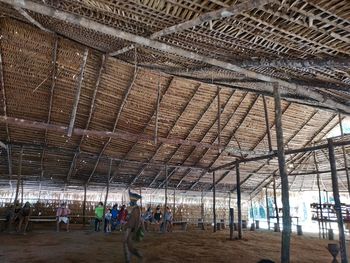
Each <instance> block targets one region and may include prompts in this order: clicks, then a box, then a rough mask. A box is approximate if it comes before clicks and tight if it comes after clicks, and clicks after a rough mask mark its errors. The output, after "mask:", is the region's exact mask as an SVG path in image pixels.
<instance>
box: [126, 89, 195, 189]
mask: <svg viewBox="0 0 350 263" xmlns="http://www.w3.org/2000/svg"><path fill="white" fill-rule="evenodd" d="M200 86H201V84H197V86H196V88H195V91H194V92H193V94H192V96H191V97H190V99H189V100H188V101H187V103H186V104H185V106H184V107H183V108H182V110H181V113H180V115H179V116H178V117H177V119H176V120H175V122H174V124H173V125H172V127H171V128H170V129H169V132H168V135H167V137H166V138H169V137H170V135H171V132H172V130H173V129H174V128H175V127H176V126H177V124H178V122H179V120H180V119H181V116H182V115H183V113H184V112H185V111H186V109H187V108H188V106H189V105H190V104H191V102H192V100H193V98H194V97H195V95H196V94H197V91H198V89H199V88H200ZM163 145H164V143H160V144H159V146H158V147H157V149H156V151H155V152H154V154H153V155H152V157H151V159H150V161H153V159H154V158H155V157H156V156H157V154H158V152H159V151H160V149H161V148H162V146H163ZM146 168H147V165H144V166H142V168H141V169H140V170H139V171H138V173H137V174H136V176H135V177H134V178H133V180H132V181H131V184H130V185H133V184H134V183H135V182H136V181H137V179H138V178H139V177H140V176H141V175H142V173H143V172H144V171H145V169H146Z"/></svg>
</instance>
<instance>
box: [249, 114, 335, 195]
mask: <svg viewBox="0 0 350 263" xmlns="http://www.w3.org/2000/svg"><path fill="white" fill-rule="evenodd" d="M336 117H337V114H333V115H332V117H331V118H330V119H329V120H328V121H326V123H324V124H323V125H322V126H321V127H320V128H319V129H318V130H317V131H316V132H315V133H314V135H313V136H312V137H311V138H310V139H309V140H308V141H307V142H306V143H304V145H303V147H305V146H307V145H309V144H310V143H311V142H312V141H313V140H314V139H315V138H316V137H317V136H318V135H319V134H320V133H321V132H322V131H323V130H324V129H325V128H326V127H327V126H328V125H329V124H330V123H331V122H332V121H333V120H334V118H336ZM336 125H338V123H336V124H335V125H332V126H331V127H330V128H329V129H327V133H328V132H329V131H331V130H332V129H333V128H334V127H335V126H336ZM295 156H297V155H295ZM291 158H294V157H291ZM289 160H290V159H288V160H287V162H288V161H289ZM264 165H265V164H264ZM269 178H270V176H268V177H266V178H265V179H264V180H263V181H262V182H261V183H260V184H259V185H258V186H256V187H255V188H254V189H253V191H252V192H251V194H252V193H254V192H256V191H257V190H258V189H262V188H264V187H266V185H269V184H270V183H271V180H270V181H268V182H267V183H265V184H264V182H266V181H267V180H268V179H269Z"/></svg>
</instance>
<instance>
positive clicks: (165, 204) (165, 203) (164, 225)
mask: <svg viewBox="0 0 350 263" xmlns="http://www.w3.org/2000/svg"><path fill="white" fill-rule="evenodd" d="M164 194H165V197H164V199H165V200H164V201H165V202H164V213H163V233H165V232H166V222H165V220H164V219H165V218H164V216H165V213H166V207H167V205H168V167H167V166H166V165H165V193H164Z"/></svg>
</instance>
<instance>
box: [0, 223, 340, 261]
mask: <svg viewBox="0 0 350 263" xmlns="http://www.w3.org/2000/svg"><path fill="white" fill-rule="evenodd" d="M228 236H229V232H228V230H222V231H219V232H216V233H212V232H211V231H210V230H206V231H200V230H191V231H187V232H180V231H178V232H173V233H166V234H162V233H156V232H149V233H146V236H145V239H144V241H142V242H140V243H138V245H137V247H138V248H139V249H140V251H142V253H143V255H144V262H205V263H206V262H208V263H209V262H210V263H211V262H215V263H216V262H239V263H246V262H257V261H259V260H260V259H263V258H269V259H271V260H274V261H275V262H280V260H279V257H280V240H281V236H280V234H279V233H272V232H266V231H256V232H250V231H246V232H244V239H243V240H234V241H230V240H228ZM121 240H122V234H121V233H120V232H113V233H112V234H110V235H105V234H104V233H101V232H98V233H95V232H93V231H91V230H78V229H77V230H74V229H73V230H72V231H71V232H69V233H67V232H60V233H56V232H53V231H49V230H41V231H39V230H35V231H33V232H29V233H28V234H27V235H20V234H8V233H0V262H6V263H7V262H35V263H39V262H45V263H47V262H58V263H63V262H124V261H123V249H122V243H121ZM329 242H330V241H328V240H318V239H317V238H311V237H305V236H296V235H293V236H292V241H291V262H303V263H304V262H317V263H322V262H325V263H329V262H331V256H330V254H329V252H328V251H327V249H326V246H327V244H328V243H329ZM134 260H135V259H134ZM338 260H339V261H340V259H339V256H338ZM133 262H136V260H135V261H133Z"/></svg>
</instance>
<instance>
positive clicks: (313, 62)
mask: <svg viewBox="0 0 350 263" xmlns="http://www.w3.org/2000/svg"><path fill="white" fill-rule="evenodd" d="M240 63H241V66H242V67H276V68H279V67H295V68H310V67H344V68H348V67H349V66H350V61H349V58H342V57H337V58H322V59H305V60H303V59H276V60H265V59H261V60H243V61H241V62H240Z"/></svg>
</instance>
